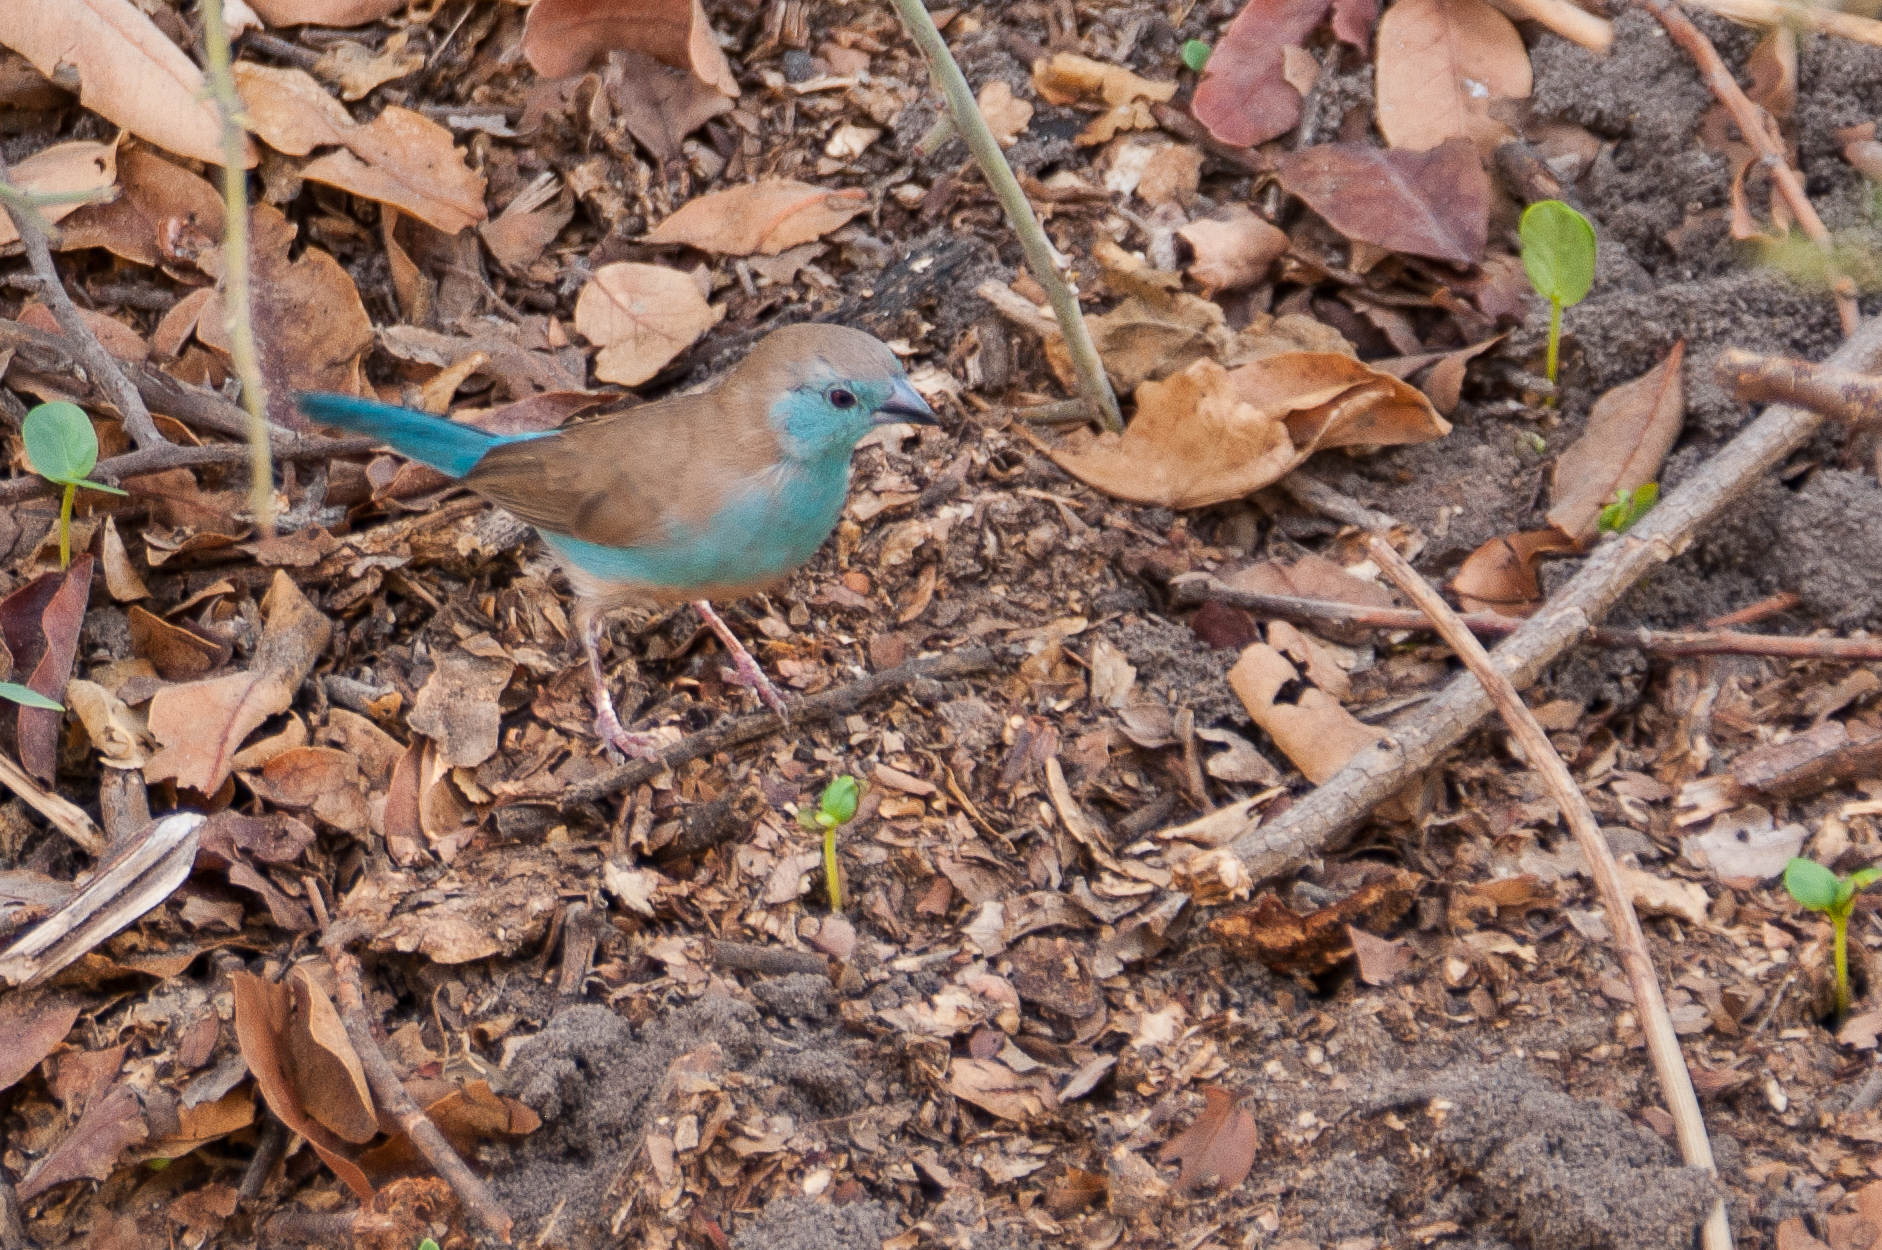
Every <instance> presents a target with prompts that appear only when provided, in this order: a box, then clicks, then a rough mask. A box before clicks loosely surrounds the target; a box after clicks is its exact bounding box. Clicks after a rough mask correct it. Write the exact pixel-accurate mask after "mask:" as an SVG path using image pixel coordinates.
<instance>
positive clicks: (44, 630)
mask: <svg viewBox="0 0 1882 1250" xmlns="http://www.w3.org/2000/svg"><path fill="white" fill-rule="evenodd" d="M91 573H92V558H91V557H90V556H89V555H82V556H78V557H76V558H75V559H74V560H73V561H72V567H71V568H69V569H67V570H66V571H65V572H63V573H42V574H40V575H39V576H38V577H35V578H34V579H33V580H32V581H30V582H28V583H26V584H25V585H24V586H22V587H20V588H19V589H18V590H16V591H14V592H13V593H12V594H10V595H8V596H7V597H6V598H5V599H3V600H0V636H3V637H4V638H5V640H6V647H7V650H8V652H10V653H11V655H12V657H13V680H14V681H17V682H21V683H23V684H25V685H26V686H28V687H30V688H32V689H34V690H37V691H38V692H39V693H40V694H43V695H45V696H46V697H47V698H48V699H58V698H60V696H61V694H62V693H63V692H64V690H65V683H66V681H67V680H68V679H69V678H70V677H71V676H72V658H73V656H74V655H76V654H77V652H78V631H79V627H80V626H81V625H83V624H84V623H85V602H86V599H87V598H88V597H89V596H90V594H91ZM9 706H11V705H9ZM64 720H65V713H63V712H55V711H53V710H52V709H50V708H36V707H22V708H20V709H19V720H18V722H17V723H18V725H19V745H20V763H21V764H22V765H24V766H25V768H26V771H27V772H29V773H31V774H32V775H33V776H35V777H37V778H39V779H40V780H41V781H44V782H46V783H47V784H51V782H52V774H53V770H54V769H55V768H56V767H57V766H58V763H59V728H60V726H61V724H62V723H63V722H64Z"/></svg>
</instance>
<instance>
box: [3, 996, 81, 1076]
mask: <svg viewBox="0 0 1882 1250" xmlns="http://www.w3.org/2000/svg"><path fill="white" fill-rule="evenodd" d="M78 1009H79V1003H78V1000H77V999H74V998H70V997H68V996H67V995H65V994H63V993H60V992H57V991H51V990H28V991H24V992H14V993H10V994H7V995H6V996H4V997H0V1090H7V1089H11V1088H12V1087H13V1085H14V1083H15V1082H17V1081H18V1080H20V1078H22V1077H24V1076H25V1075H26V1074H27V1073H28V1072H31V1071H32V1070H33V1069H34V1068H36V1067H38V1066H39V1061H40V1060H41V1059H44V1058H45V1057H46V1056H47V1055H49V1054H51V1053H52V1052H53V1049H54V1048H55V1047H57V1046H58V1045H59V1043H60V1042H62V1041H64V1040H65V1035H66V1034H67V1033H70V1032H71V1031H72V1024H73V1022H74V1021H76V1020H77V1019H78Z"/></svg>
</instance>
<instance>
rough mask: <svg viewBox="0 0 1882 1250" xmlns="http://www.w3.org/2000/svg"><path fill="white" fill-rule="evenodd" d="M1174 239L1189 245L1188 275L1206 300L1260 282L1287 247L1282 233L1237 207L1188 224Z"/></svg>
mask: <svg viewBox="0 0 1882 1250" xmlns="http://www.w3.org/2000/svg"><path fill="white" fill-rule="evenodd" d="M1176 237H1177V238H1179V239H1181V240H1182V241H1183V242H1184V243H1186V244H1188V245H1189V250H1190V252H1191V254H1192V259H1191V260H1190V262H1189V266H1188V273H1189V276H1190V277H1192V278H1194V279H1195V280H1196V284H1197V285H1198V286H1200V287H1202V290H1203V294H1204V295H1205V296H1211V295H1214V294H1215V293H1216V292H1217V291H1233V290H1236V289H1238V288H1240V287H1245V286H1253V285H1254V284H1255V283H1257V282H1260V281H1261V280H1262V279H1263V278H1265V277H1267V276H1268V271H1269V270H1270V269H1272V268H1273V267H1274V262H1275V261H1277V260H1279V259H1281V257H1283V256H1285V255H1286V254H1287V249H1288V247H1289V242H1288V237H1287V235H1286V233H1285V232H1283V231H1282V230H1280V229H1279V228H1278V227H1276V226H1273V225H1271V224H1269V223H1268V222H1266V221H1264V220H1262V219H1261V218H1260V217H1257V216H1256V215H1255V214H1254V213H1252V212H1250V211H1249V210H1248V209H1246V208H1244V207H1242V206H1241V205H1239V204H1233V205H1230V206H1229V207H1227V208H1226V209H1224V210H1222V211H1221V212H1220V213H1218V214H1217V215H1215V216H1213V217H1204V218H1202V219H1201V220H1199V221H1192V222H1190V223H1189V224H1188V225H1186V226H1184V227H1182V228H1181V229H1180V230H1178V231H1177V232H1176Z"/></svg>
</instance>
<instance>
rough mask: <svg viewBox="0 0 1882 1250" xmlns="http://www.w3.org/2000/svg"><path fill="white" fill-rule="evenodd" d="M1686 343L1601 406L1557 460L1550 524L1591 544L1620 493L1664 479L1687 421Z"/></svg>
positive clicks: (1611, 393)
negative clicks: (1662, 475)
mask: <svg viewBox="0 0 1882 1250" xmlns="http://www.w3.org/2000/svg"><path fill="white" fill-rule="evenodd" d="M1685 358H1686V341H1685V340H1684V339H1681V340H1680V341H1679V342H1677V343H1675V344H1673V350H1672V351H1670V352H1668V353H1667V354H1666V359H1665V360H1662V361H1661V362H1660V363H1659V364H1657V365H1655V366H1654V367H1653V368H1652V369H1650V370H1648V371H1647V373H1645V374H1644V375H1642V376H1640V377H1638V378H1635V379H1634V380H1633V381H1632V382H1624V383H1622V384H1621V385H1620V386H1617V387H1615V388H1614V389H1613V390H1611V391H1609V392H1608V393H1607V394H1605V395H1603V396H1602V397H1601V398H1600V399H1598V400H1596V401H1595V405H1594V410H1593V411H1591V412H1590V413H1589V414H1588V426H1587V428H1586V429H1585V430H1583V431H1582V435H1581V437H1580V438H1578V439H1576V440H1575V441H1574V442H1573V443H1571V444H1570V445H1569V448H1568V450H1567V451H1564V452H1563V453H1562V458H1561V459H1560V460H1557V461H1556V462H1555V479H1554V481H1553V482H1552V483H1551V487H1552V491H1551V493H1552V494H1553V495H1554V497H1555V502H1554V504H1553V506H1552V507H1550V509H1549V524H1551V525H1553V526H1555V527H1556V528H1558V529H1560V530H1561V531H1562V532H1563V533H1564V534H1567V535H1568V536H1569V537H1570V538H1572V539H1574V540H1575V541H1576V542H1577V543H1579V544H1581V545H1583V546H1586V545H1587V544H1588V543H1590V542H1592V541H1593V540H1594V539H1595V537H1596V536H1597V534H1598V533H1599V530H1598V528H1597V521H1598V518H1599V516H1600V513H1601V509H1603V508H1605V507H1606V506H1607V505H1609V504H1611V503H1613V502H1614V496H1615V494H1616V492H1618V491H1632V490H1633V489H1634V488H1635V487H1638V486H1643V485H1645V484H1646V483H1648V482H1651V481H1652V480H1653V479H1654V478H1655V477H1657V476H1658V475H1659V472H1660V465H1661V463H1662V462H1663V461H1664V460H1665V459H1666V453H1667V452H1669V451H1671V450H1672V449H1673V441H1674V440H1675V439H1677V438H1678V437H1679V427H1680V425H1681V424H1682V423H1683V422H1684V421H1685V419H1686V392H1685V388H1684V387H1683V386H1682V384H1681V377H1680V365H1681V363H1682V362H1683V361H1684V360H1685Z"/></svg>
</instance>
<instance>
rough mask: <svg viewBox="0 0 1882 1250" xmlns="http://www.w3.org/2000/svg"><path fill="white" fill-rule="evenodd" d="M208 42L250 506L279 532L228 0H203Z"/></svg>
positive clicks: (268, 530) (266, 526)
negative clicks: (219, 127) (218, 120)
mask: <svg viewBox="0 0 1882 1250" xmlns="http://www.w3.org/2000/svg"><path fill="white" fill-rule="evenodd" d="M203 45H204V49H205V51H206V52H207V53H208V58H207V59H208V61H209V69H208V73H207V75H206V76H207V78H208V80H209V89H210V92H211V94H212V95H213V96H214V97H215V101H216V112H217V113H218V114H219V115H220V116H221V118H222V203H223V227H222V308H223V312H224V314H225V315H226V317H227V320H228V329H229V355H230V357H231V358H232V360H233V362H234V365H235V376H236V377H238V378H240V379H241V381H242V407H243V408H244V409H245V410H247V412H248V507H249V511H250V512H251V513H253V514H254V517H255V528H256V529H257V530H259V531H260V533H261V535H262V536H263V537H267V536H268V535H270V534H273V533H274V465H273V463H272V462H271V459H270V457H269V452H268V391H267V387H266V385H265V384H264V383H263V382H262V380H261V359H260V356H259V354H258V353H257V352H256V350H255V317H254V308H253V304H252V301H251V300H250V298H249V276H248V162H247V152H246V142H245V140H246V137H247V135H246V132H245V131H244V130H243V128H242V122H241V113H242V100H241V97H240V96H238V95H236V93H235V74H234V71H233V69H232V68H231V58H230V54H229V28H228V25H227V24H226V23H225V22H224V21H223V20H222V0H203Z"/></svg>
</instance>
